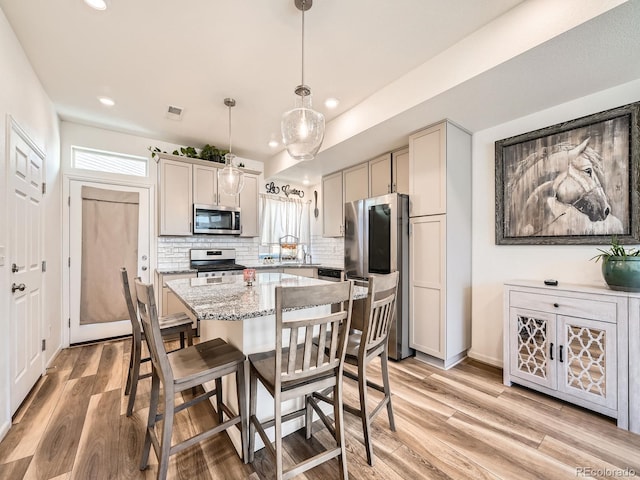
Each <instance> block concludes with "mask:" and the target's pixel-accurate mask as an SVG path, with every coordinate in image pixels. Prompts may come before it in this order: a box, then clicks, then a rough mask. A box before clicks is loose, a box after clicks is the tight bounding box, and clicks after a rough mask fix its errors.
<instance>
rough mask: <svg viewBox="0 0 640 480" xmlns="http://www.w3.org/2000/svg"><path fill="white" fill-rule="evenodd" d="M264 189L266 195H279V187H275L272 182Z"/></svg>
mask: <svg viewBox="0 0 640 480" xmlns="http://www.w3.org/2000/svg"><path fill="white" fill-rule="evenodd" d="M265 188H266V189H267V193H273V194H275V195H277V194H279V193H280V187H276V186H275V184H274V183H273V182H271V183H267V184H266V185H265Z"/></svg>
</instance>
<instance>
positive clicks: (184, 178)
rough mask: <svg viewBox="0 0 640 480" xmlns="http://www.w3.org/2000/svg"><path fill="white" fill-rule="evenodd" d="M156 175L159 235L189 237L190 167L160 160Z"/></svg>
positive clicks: (191, 174) (177, 162) (190, 216)
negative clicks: (157, 176)
mask: <svg viewBox="0 0 640 480" xmlns="http://www.w3.org/2000/svg"><path fill="white" fill-rule="evenodd" d="M158 174H159V176H160V178H158V203H159V205H158V207H159V208H158V214H159V216H160V222H159V224H160V226H159V230H160V231H159V234H160V235H191V222H192V213H191V212H192V209H193V197H192V194H193V193H192V192H193V188H192V185H193V183H192V182H193V168H192V165H191V164H190V163H185V162H180V161H173V160H168V159H165V158H161V159H160V165H159V168H158Z"/></svg>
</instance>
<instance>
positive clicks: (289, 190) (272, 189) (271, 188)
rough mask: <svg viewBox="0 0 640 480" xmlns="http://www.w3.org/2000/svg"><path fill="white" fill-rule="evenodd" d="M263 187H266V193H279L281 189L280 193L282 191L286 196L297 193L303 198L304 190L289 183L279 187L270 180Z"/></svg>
mask: <svg viewBox="0 0 640 480" xmlns="http://www.w3.org/2000/svg"><path fill="white" fill-rule="evenodd" d="M265 188H266V189H267V193H272V194H275V195H277V194H279V193H280V190H282V193H284V194H285V195H286V196H287V197H289V195H297V196H299V197H300V198H304V192H303V191H302V190H298V189H297V188H293V187H292V186H291V185H283V186H282V188H280V187H278V186H276V185H275V183H273V182H271V183H267V184H266V185H265Z"/></svg>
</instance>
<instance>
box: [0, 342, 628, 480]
mask: <svg viewBox="0 0 640 480" xmlns="http://www.w3.org/2000/svg"><path fill="white" fill-rule="evenodd" d="M128 358H129V343H128V342H126V341H111V342H106V343H100V344H96V345H89V346H82V347H75V348H70V349H66V350H64V351H62V352H61V354H60V355H59V356H58V357H57V359H56V360H55V362H54V364H53V367H52V368H51V369H50V370H49V371H48V372H47V375H45V376H44V377H43V378H42V379H41V381H40V382H39V383H38V384H37V386H36V387H35V388H34V391H33V392H32V393H31V395H30V396H29V398H28V399H27V400H26V401H25V404H24V405H23V407H22V408H21V409H20V410H19V411H18V413H17V414H16V416H15V418H14V425H13V427H12V428H11V430H10V431H9V433H8V434H7V436H6V437H5V439H4V440H3V441H2V442H1V443H0V479H11V480H14V479H16V480H17V479H22V478H24V479H42V480H45V479H47V480H48V479H56V480H63V479H65V480H66V479H81V480H87V479H147V478H155V473H156V471H155V457H154V456H153V454H152V455H151V465H150V467H149V468H148V469H147V470H146V471H145V472H141V471H139V470H138V461H139V456H140V448H141V442H142V439H143V430H144V424H145V421H146V413H147V410H146V409H145V408H144V405H145V404H148V390H149V383H150V381H149V380H143V381H142V383H141V385H140V389H139V391H140V390H141V392H140V393H141V394H140V396H139V398H138V400H137V402H136V412H135V413H134V415H133V416H132V417H130V418H127V417H126V416H125V414H124V412H125V403H126V402H125V400H126V398H125V397H124V396H123V390H124V384H125V379H126V367H127V363H128ZM391 382H392V390H393V393H394V395H393V402H394V409H395V414H396V426H397V432H395V433H394V432H391V431H390V430H389V425H388V422H387V419H386V417H385V416H384V415H383V414H381V415H380V416H378V417H377V419H376V420H375V421H374V424H373V427H374V445H375V447H374V448H375V454H376V458H375V466H374V467H373V468H372V467H369V466H368V465H367V463H366V460H365V452H364V446H363V444H362V433H361V426H360V422H359V419H357V418H356V417H353V416H351V415H349V414H347V415H346V423H347V434H346V441H347V452H348V453H347V456H348V465H349V477H350V478H351V479H392V480H404V479H411V480H417V479H427V478H429V479H431V478H433V479H448V478H452V479H519V480H520V479H532V480H540V479H556V478H557V479H562V478H567V479H569V478H620V477H622V478H625V473H626V474H627V477H628V476H633V473H634V472H640V436H638V435H634V434H630V433H628V432H625V431H623V430H619V429H617V428H616V426H615V424H614V423H613V421H611V420H609V419H607V418H604V417H601V416H598V415H595V414H592V413H589V412H587V411H585V410H582V409H579V408H576V407H573V406H571V405H569V404H565V403H562V402H559V401H556V400H554V399H552V398H549V397H546V396H543V395H540V394H537V393H535V392H532V391H529V390H526V389H523V388H520V387H511V388H508V387H505V386H503V385H502V383H501V371H500V370H498V369H496V368H493V367H488V366H486V365H483V364H480V363H477V362H474V361H466V362H464V363H462V364H461V365H458V366H456V367H455V368H453V369H451V370H449V371H441V370H438V369H435V368H432V367H429V366H426V365H424V364H422V363H420V362H418V361H416V360H414V359H408V360H404V361H402V362H392V363H391ZM356 394H357V392H356V389H355V388H354V385H353V384H352V383H351V382H346V384H345V399H346V400H348V401H351V402H353V401H354V400H355V398H356ZM214 421H215V420H214V417H213V415H212V409H211V408H210V406H209V405H208V404H201V405H200V406H199V407H196V408H195V409H191V411H183V412H181V413H180V415H179V418H177V420H176V424H175V435H176V437H183V436H185V435H190V434H191V433H192V432H194V431H196V430H199V429H201V428H202V427H203V426H208V425H210V424H211V422H214ZM320 427H321V425H320V424H316V425H314V430H316V432H315V433H314V438H313V439H312V440H311V441H309V442H307V441H306V440H305V439H304V435H302V434H299V433H296V434H292V435H290V436H289V437H287V441H286V449H287V452H286V453H287V456H288V457H289V458H296V459H297V458H300V457H301V456H304V455H305V454H308V453H310V452H315V451H317V450H318V449H319V448H320V447H319V445H320V444H321V442H322V441H324V440H326V439H327V435H328V433H327V432H326V430H323V429H322V428H320ZM579 469H583V470H579ZM587 469H589V470H587ZM272 470H273V466H272V463H271V462H270V461H269V460H267V459H266V456H265V455H264V454H263V453H261V452H258V453H257V454H256V461H255V462H254V464H253V465H243V464H242V462H241V461H240V460H239V459H238V457H237V455H236V454H235V450H234V449H233V447H232V445H231V443H230V441H229V439H228V438H227V437H226V434H222V435H220V436H217V437H215V438H213V439H210V440H208V441H207V442H204V443H202V444H200V445H197V446H195V447H193V448H191V449H188V450H187V451H184V452H182V453H181V454H178V455H177V456H175V457H173V460H172V461H171V466H170V470H169V478H171V479H209V478H210V479H225V480H229V479H246V478H250V479H268V478H273V473H272ZM629 473H630V474H631V475H629ZM337 477H338V474H337V462H335V461H332V462H329V463H326V464H324V465H321V466H319V467H317V468H316V469H314V470H312V471H311V472H308V473H307V475H306V477H304V476H301V477H300V478H308V479H318V480H320V479H322V480H324V479H332V478H337Z"/></svg>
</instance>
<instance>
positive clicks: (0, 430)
mask: <svg viewBox="0 0 640 480" xmlns="http://www.w3.org/2000/svg"><path fill="white" fill-rule="evenodd" d="M10 428H11V420H9V421H7V422H4V423H3V424H2V426H1V427H0V442H1V441H2V440H4V437H6V436H7V433H9V429H10Z"/></svg>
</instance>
